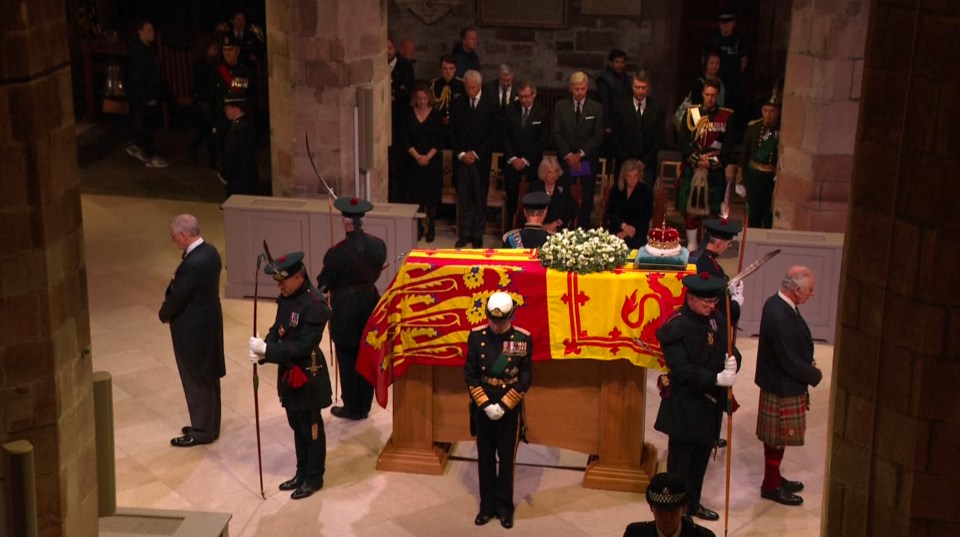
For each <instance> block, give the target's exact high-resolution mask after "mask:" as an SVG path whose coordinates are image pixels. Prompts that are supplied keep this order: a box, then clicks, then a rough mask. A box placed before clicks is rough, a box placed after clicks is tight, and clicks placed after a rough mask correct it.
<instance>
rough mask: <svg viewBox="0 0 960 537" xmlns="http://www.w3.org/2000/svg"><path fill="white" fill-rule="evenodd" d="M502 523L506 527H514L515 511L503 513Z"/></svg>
mask: <svg viewBox="0 0 960 537" xmlns="http://www.w3.org/2000/svg"><path fill="white" fill-rule="evenodd" d="M500 525H501V526H503V527H504V528H506V529H510V528H512V527H513V513H511V514H509V515H501V516H500Z"/></svg>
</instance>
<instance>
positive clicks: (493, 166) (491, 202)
mask: <svg viewBox="0 0 960 537" xmlns="http://www.w3.org/2000/svg"><path fill="white" fill-rule="evenodd" d="M502 159H503V153H499V152H496V153H494V154H493V156H492V157H491V161H490V189H489V191H488V193H487V208H488V209H489V208H490V207H493V208H496V209H499V210H500V233H501V234H502V233H506V231H507V229H506V228H507V193H506V191H504V189H503V174H502V173H501V171H500V161H501V160H502Z"/></svg>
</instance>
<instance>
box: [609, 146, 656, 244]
mask: <svg viewBox="0 0 960 537" xmlns="http://www.w3.org/2000/svg"><path fill="white" fill-rule="evenodd" d="M652 206H653V200H652V197H651V194H650V189H649V188H647V186H646V184H644V181H643V163H642V162H640V161H638V160H634V159H628V160H626V161H624V162H623V166H622V167H621V168H620V177H619V178H618V179H617V186H616V188H614V189H613V190H611V191H610V205H609V209H608V210H607V220H608V222H609V224H608V228H607V229H608V230H609V231H610V233H613V234H614V235H616V236H618V237H620V238H621V239H623V240H624V242H626V243H627V246H629V247H630V248H631V249H632V248H640V247H641V246H643V245H644V244H646V243H647V230H648V229H649V228H650V218H651V217H652V215H651V214H650V207H652Z"/></svg>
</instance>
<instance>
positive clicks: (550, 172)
mask: <svg viewBox="0 0 960 537" xmlns="http://www.w3.org/2000/svg"><path fill="white" fill-rule="evenodd" d="M561 175H563V169H562V168H560V163H559V162H558V161H557V157H554V156H551V155H547V156H545V157H543V160H541V161H540V167H539V168H537V177H538V178H539V179H540V182H539V184H536V185H535V186H534V187H533V188H534V189H537V190H543V191H544V192H546V193H547V196H550V205H549V206H548V207H547V216H546V217H545V218H544V219H543V229H545V230H547V231H549V232H550V233H556V232H557V231H559V230H562V229H573V224H574V222H573V221H574V220H575V219H576V218H577V203H576V202H575V201H573V196H571V195H570V191H569V189H567V188H565V187H564V186H563V185H561V184H560V183H559V182H558V181H559V180H560V176H561Z"/></svg>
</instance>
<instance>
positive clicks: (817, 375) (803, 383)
mask: <svg viewBox="0 0 960 537" xmlns="http://www.w3.org/2000/svg"><path fill="white" fill-rule="evenodd" d="M822 379H823V373H822V372H820V370H819V369H817V368H816V367H815V366H814V365H813V339H812V338H811V336H810V328H809V327H807V323H806V322H805V321H804V320H803V318H802V317H801V316H800V314H799V313H797V311H796V310H794V309H793V308H791V307H790V305H789V304H787V302H786V301H785V300H783V299H782V298H780V295H779V294H776V295H773V296H771V297H770V298H768V299H767V301H766V302H764V304H763V314H762V316H761V317H760V342H759V346H758V348H757V374H756V378H755V381H756V383H757V386H759V387H760V389H761V390H763V391H765V392H768V393H772V394H774V395H780V396H797V395H803V394H804V393H806V391H807V386H816V385H817V384H820V381H821V380H822Z"/></svg>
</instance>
